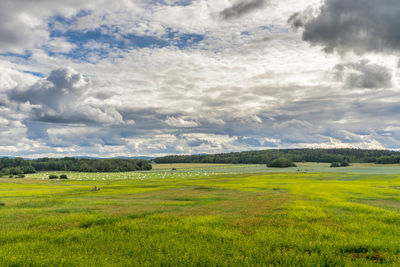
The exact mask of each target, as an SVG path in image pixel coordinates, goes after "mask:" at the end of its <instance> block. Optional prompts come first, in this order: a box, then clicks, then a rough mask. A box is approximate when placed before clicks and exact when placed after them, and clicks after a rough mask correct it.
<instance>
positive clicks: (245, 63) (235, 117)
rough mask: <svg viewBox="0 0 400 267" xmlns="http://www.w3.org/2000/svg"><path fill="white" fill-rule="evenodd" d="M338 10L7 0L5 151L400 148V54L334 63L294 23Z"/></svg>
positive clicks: (0, 112) (0, 6) (2, 92)
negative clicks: (398, 63) (307, 40)
mask: <svg viewBox="0 0 400 267" xmlns="http://www.w3.org/2000/svg"><path fill="white" fill-rule="evenodd" d="M365 1H367V0H365ZM334 2H338V1H336V0H335V1H333V0H326V1H324V2H321V1H320V0H315V1H305V0H303V1H298V0H288V1H278V0H269V1H261V0H260V1H259V0H248V1H228V0H213V1H211V0H196V1H162V2H157V3H154V2H148V1H139V0H137V1H134V0H119V1H113V2H112V3H111V2H110V1H94V0H93V1H92V0H90V1H75V0H73V1H57V3H55V2H54V1H50V0H43V1H39V2H35V3H33V2H32V1H27V0H26V1H25V0H22V1H19V3H18V4H17V3H16V1H11V0H5V1H1V2H0V25H1V26H0V128H1V129H2V133H1V134H0V141H1V142H3V143H2V144H3V146H2V147H0V152H1V153H0V154H7V151H9V152H8V154H10V153H11V154H13V155H21V154H23V155H27V156H40V155H57V154H59V155H61V154H62V155H92V156H99V155H100V156H116V155H130V156H133V155H139V154H141V155H161V154H168V153H207V152H224V151H235V150H248V149H262V148H269V147H304V146H306V147H346V146H347V147H362V148H390V149H397V148H399V147H400V136H399V131H398V129H397V128H398V127H399V123H398V121H396V119H394V118H395V117H396V115H397V114H398V112H399V111H400V110H399V108H398V105H397V103H398V101H400V99H399V96H398V90H399V88H398V80H399V77H398V68H397V66H395V65H396V64H397V62H398V59H397V57H396V55H395V54H394V55H384V56H382V55H376V54H374V50H373V49H369V50H368V51H366V50H365V49H364V50H363V52H368V53H367V54H364V55H363V56H359V55H354V54H351V53H348V54H346V57H342V56H340V55H337V54H335V53H329V54H327V53H325V52H323V51H321V49H320V47H310V45H309V43H308V42H305V41H303V40H302V33H303V32H302V30H300V32H295V31H292V30H291V27H290V25H288V23H287V21H288V19H289V18H290V17H291V18H292V19H291V20H290V22H291V23H294V24H295V26H297V27H305V30H304V31H305V32H307V31H310V29H309V27H311V26H309V25H311V24H307V23H312V22H309V21H318V20H321V19H322V17H321V16H324V15H326V14H328V13H329V14H331V13H332V14H333V15H334V16H339V15H340V14H341V13H340V12H342V11H340V10H337V9H335V10H334V11H335V12H334V13H333V11H332V8H331V7H332V5H333V3H334ZM359 2H362V1H361V0H359V1H357V3H359ZM369 2H370V1H369ZM369 2H368V3H369ZM324 3H325V5H323V4H324ZM392 4H394V2H393V3H391V5H392ZM321 5H323V6H325V9H323V10H322V11H321V12H319V13H318V12H317V13H312V12H311V11H308V12H309V13H307V12H305V13H304V12H303V11H304V10H313V9H312V8H314V10H315V8H317V10H318V8H319V7H320V6H321ZM310 6H311V7H310ZM296 12H300V13H298V14H297V15H294V16H293V14H294V13H296ZM352 12H353V13H354V14H358V13H360V12H361V11H357V10H352ZM388 23H389V22H388ZM388 23H386V22H385V23H384V24H382V23H381V25H384V26H385V25H390V24H388ZM357 25H359V24H357ZM327 26H329V27H330V29H331V28H333V27H334V25H333V24H332V25H331V24H329V25H327ZM339 26H341V25H339ZM361 26H362V25H361ZM340 31H341V34H342V33H343V34H344V33H345V28H343V27H340ZM346 36H347V35H346ZM383 37H385V36H383ZM385 38H386V37H385ZM381 39H382V40H383V39H384V38H381ZM346 40H347V39H346ZM390 40H393V42H391V49H385V52H386V53H388V51H389V50H393V47H394V44H395V42H394V39H390ZM378 41H379V40H378ZM310 42H311V43H312V44H320V45H323V46H326V47H328V45H329V44H331V43H330V42H329V44H328V43H316V42H313V41H310ZM351 43H352V42H346V47H345V46H344V45H342V46H341V48H343V49H344V48H345V49H346V51H350V50H351V49H349V45H351ZM339 48H340V47H337V46H335V49H336V50H339ZM341 48H340V49H341ZM335 49H333V50H335ZM331 50H332V49H331ZM366 89H368V90H366ZM371 89H373V90H371ZM12 133H14V136H15V139H14V140H16V139H18V143H15V141H13V142H9V141H7V140H10V138H11V140H13V139H12V138H13V137H14V136H13V135H12ZM13 143H14V144H15V145H13ZM3 151H4V152H3Z"/></svg>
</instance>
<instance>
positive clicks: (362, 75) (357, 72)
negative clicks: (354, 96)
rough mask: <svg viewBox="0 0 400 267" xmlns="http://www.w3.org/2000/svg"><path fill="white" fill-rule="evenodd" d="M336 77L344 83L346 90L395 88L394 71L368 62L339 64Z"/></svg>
mask: <svg viewBox="0 0 400 267" xmlns="http://www.w3.org/2000/svg"><path fill="white" fill-rule="evenodd" d="M335 75H336V78H337V79H338V80H339V81H343V82H344V86H345V87H346V88H366V89H377V88H390V87H392V86H393V81H392V79H393V78H392V70H391V69H389V68H387V67H385V66H381V65H377V64H373V63H371V62H370V61H368V60H361V61H358V62H355V63H347V64H338V65H336V67H335Z"/></svg>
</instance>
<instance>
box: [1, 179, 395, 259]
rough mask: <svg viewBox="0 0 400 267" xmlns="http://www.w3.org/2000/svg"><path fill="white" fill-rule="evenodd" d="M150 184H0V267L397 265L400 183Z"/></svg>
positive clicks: (82, 181)
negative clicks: (95, 189)
mask: <svg viewBox="0 0 400 267" xmlns="http://www.w3.org/2000/svg"><path fill="white" fill-rule="evenodd" d="M154 173H155V174H154V175H147V176H145V177H144V178H143V176H140V177H141V178H140V179H139V178H137V177H136V176H135V177H136V178H135V179H128V178H124V179H122V178H121V177H120V176H118V175H119V174H106V175H108V176H106V177H107V178H108V179H101V178H100V177H98V178H99V179H88V180H85V179H77V180H67V181H60V180H56V181H49V180H47V179H45V180H42V179H40V177H41V176H40V175H36V176H35V175H34V176H31V177H28V178H25V179H8V178H3V179H0V203H2V204H0V266H160V265H162V266H250V265H255V266H268V265H282V266H318V265H319V266H375V265H393V266H398V265H400V239H399V236H400V214H399V212H400V190H399V189H400V175H395V174H391V175H388V174H386V175H376V174H374V175H371V174H356V173H353V174H348V173H322V172H321V173H296V172H294V173H223V172H221V173H212V174H210V173H203V172H198V173H196V175H193V173H192V172H190V171H187V176H185V173H186V172H177V173H175V174H174V173H172V174H170V175H168V176H165V175H162V172H161V174H160V175H158V174H157V172H154ZM202 173H203V174H202ZM76 175H77V174H76ZM93 175H94V174H93ZM102 175H103V176H104V177H105V174H102ZM113 175H114V176H113ZM113 177H115V179H112V178H113ZM94 186H98V187H100V188H101V190H100V191H97V192H93V191H91V189H92V188H93V187H94Z"/></svg>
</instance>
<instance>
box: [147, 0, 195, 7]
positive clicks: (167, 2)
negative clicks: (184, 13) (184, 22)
mask: <svg viewBox="0 0 400 267" xmlns="http://www.w3.org/2000/svg"><path fill="white" fill-rule="evenodd" d="M192 3H193V0H152V1H150V4H153V5H164V6H190V5H191V4H192Z"/></svg>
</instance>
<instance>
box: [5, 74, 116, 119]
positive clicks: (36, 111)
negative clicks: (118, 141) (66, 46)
mask: <svg viewBox="0 0 400 267" xmlns="http://www.w3.org/2000/svg"><path fill="white" fill-rule="evenodd" d="M89 86H90V81H89V80H88V79H87V78H85V77H83V75H82V74H80V73H78V72H76V71H75V70H73V69H71V68H64V69H58V70H54V71H52V72H51V74H50V76H49V77H48V78H47V79H41V80H39V81H38V82H37V83H35V84H34V85H33V86H31V87H29V88H28V89H24V88H22V89H16V90H12V91H9V92H8V95H9V98H10V100H11V101H15V102H17V103H28V104H30V105H31V112H32V114H31V115H32V119H33V120H38V121H43V122H53V123H54V122H55V123H82V122H83V123H107V124H118V123H123V119H122V116H121V114H120V113H119V112H118V111H117V110H115V109H114V108H112V107H107V106H105V107H99V106H95V105H92V104H91V103H90V102H88V97H87V96H88V95H87V90H88V88H89Z"/></svg>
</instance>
